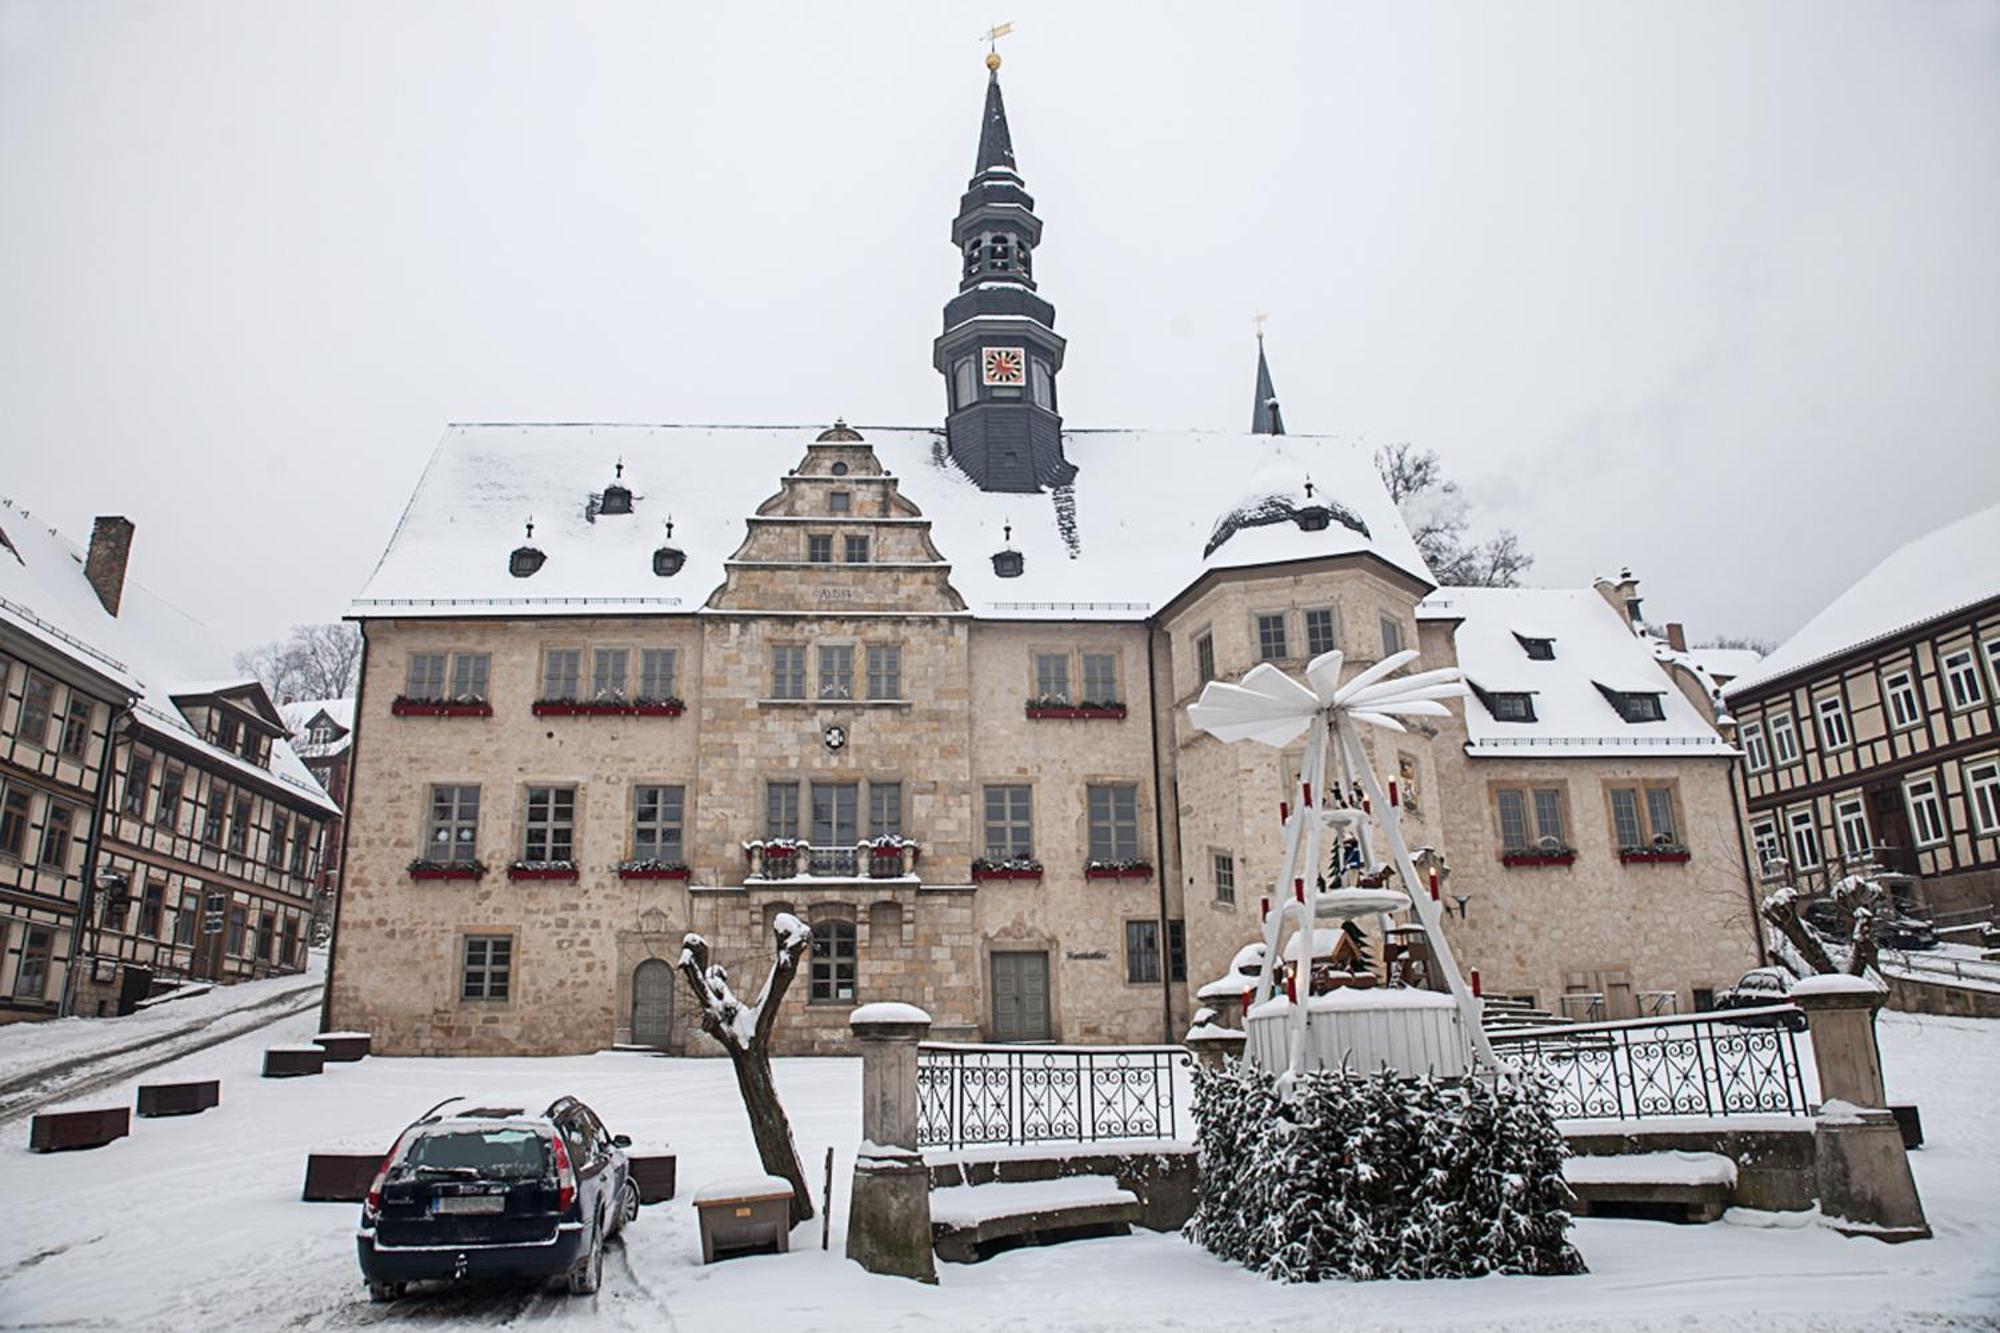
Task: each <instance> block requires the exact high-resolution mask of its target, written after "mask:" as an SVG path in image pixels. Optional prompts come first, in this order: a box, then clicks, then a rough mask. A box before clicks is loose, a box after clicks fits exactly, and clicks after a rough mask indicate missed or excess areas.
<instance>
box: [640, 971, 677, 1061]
mask: <svg viewBox="0 0 2000 1333" xmlns="http://www.w3.org/2000/svg"><path fill="white" fill-rule="evenodd" d="M673 1036H674V969H673V968H672V967H671V966H669V965H668V964H667V963H666V962H664V961H662V960H661V959H658V958H648V959H647V960H646V961H645V962H643V963H641V964H639V966H638V968H637V969H636V970H635V971H634V972H633V973H632V1044H633V1045H635V1046H651V1047H654V1048H655V1049H657V1050H662V1051H664V1050H666V1049H667V1045H668V1043H669V1042H671V1041H672V1040H673Z"/></svg>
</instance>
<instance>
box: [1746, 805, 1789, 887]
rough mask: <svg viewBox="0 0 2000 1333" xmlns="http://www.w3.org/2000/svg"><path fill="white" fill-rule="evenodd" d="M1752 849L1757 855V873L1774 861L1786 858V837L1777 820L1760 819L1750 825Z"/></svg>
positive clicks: (1760, 872)
mask: <svg viewBox="0 0 2000 1333" xmlns="http://www.w3.org/2000/svg"><path fill="white" fill-rule="evenodd" d="M1750 848H1751V850H1752V851H1754V852H1755V853H1756V854H1757V872H1758V873H1759V874H1762V873H1763V871H1764V867H1765V866H1766V865H1767V864H1769V863H1770V862H1772V861H1779V860H1783V859H1784V857H1785V835H1784V831H1783V830H1782V829H1780V828H1779V827H1778V821H1777V820H1775V819H1760V820H1758V821H1756V822H1755V823H1753V824H1751V825H1750Z"/></svg>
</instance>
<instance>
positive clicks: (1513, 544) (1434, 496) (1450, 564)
mask: <svg viewBox="0 0 2000 1333" xmlns="http://www.w3.org/2000/svg"><path fill="white" fill-rule="evenodd" d="M1375 470H1376V471H1377V472H1379V473H1380V474H1381V476H1382V484H1383V485H1384V486H1386V487H1388V489H1389V498H1390V499H1391V500H1393V501H1394V502H1395V504H1396V509H1397V511H1398V512H1399V513H1400V514H1402V516H1403V522H1404V524H1405V525H1406V526H1407V527H1408V528H1409V529H1410V536H1411V537H1412V538H1413V539H1415V541H1416V543H1417V549H1418V550H1419V551H1421V552H1423V556H1424V560H1425V562H1426V563H1428V564H1429V565H1430V567H1431V572H1432V573H1433V574H1436V575H1437V577H1438V581H1439V582H1440V583H1441V584H1443V585H1444V586H1446V587H1456V588H1512V587H1515V586H1517V585H1518V584H1519V583H1520V581H1521V575H1523V574H1525V573H1527V572H1528V569H1529V567H1530V566H1532V565H1533V564H1534V563H1535V558H1534V557H1533V556H1532V555H1529V554H1528V552H1527V551H1526V549H1525V548H1523V547H1522V545H1521V539H1520V538H1519V537H1517V536H1515V535H1514V534H1513V533H1512V532H1509V531H1507V530H1506V529H1504V528H1503V529H1501V531H1500V533H1499V534H1498V535H1497V536H1495V537H1493V538H1491V539H1490V540H1488V541H1484V542H1468V541H1467V539H1466V531H1467V529H1469V528H1470V527H1471V523H1472V519H1471V510H1472V506H1471V505H1470V504H1469V503H1468V502H1467V501H1466V498H1465V496H1464V494H1463V493H1461V492H1460V491H1459V489H1458V483H1457V482H1455V481H1453V480H1451V479H1450V478H1449V477H1447V476H1445V474H1444V464H1443V462H1442V461H1441V460H1440V459H1439V458H1438V455H1437V450H1435V449H1421V450H1420V449H1417V448H1415V447H1413V446H1411V445H1409V444H1391V445H1387V446H1384V447H1383V448H1381V449H1377V450H1376V451H1375Z"/></svg>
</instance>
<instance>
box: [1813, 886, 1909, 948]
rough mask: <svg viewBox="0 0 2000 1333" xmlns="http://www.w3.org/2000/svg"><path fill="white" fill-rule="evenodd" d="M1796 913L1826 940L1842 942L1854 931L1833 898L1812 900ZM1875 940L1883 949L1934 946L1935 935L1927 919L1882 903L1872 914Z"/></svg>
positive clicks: (1847, 916)
mask: <svg viewBox="0 0 2000 1333" xmlns="http://www.w3.org/2000/svg"><path fill="white" fill-rule="evenodd" d="M1799 915H1800V916H1802V917H1804V918H1805V922H1806V924H1807V925H1809V926H1811V927H1812V928H1813V929H1814V930H1816V931H1818V932H1819V933H1820V934H1821V935H1822V936H1824V937H1826V938H1827V939H1829V940H1834V941H1837V942H1841V943H1845V942H1846V941H1847V939H1848V937H1849V936H1851V935H1852V934H1853V933H1854V930H1853V924H1852V918H1851V917H1850V916H1849V915H1848V912H1847V909H1846V908H1844V907H1842V906H1841V905H1840V904H1839V903H1837V902H1835V901H1834V900H1833V899H1832V898H1815V899H1813V900H1812V901H1811V902H1809V903H1807V904H1806V905H1805V910H1804V911H1802V912H1800V913H1799ZM1875 943H1876V944H1878V945H1880V946H1881V947H1882V948H1885V949H1917V950H1922V949H1935V948H1937V946H1938V934H1937V929H1936V927H1934V926H1932V925H1931V923H1930V922H1928V921H1925V920H1923V919H1922V918H1921V917H1915V916H1911V915H1910V914H1909V913H1907V912H1903V911H1899V910H1898V909H1897V907H1896V905H1895V904H1894V903H1885V904H1884V905H1883V907H1882V909H1881V910H1880V911H1878V912H1877V913H1876V914H1875Z"/></svg>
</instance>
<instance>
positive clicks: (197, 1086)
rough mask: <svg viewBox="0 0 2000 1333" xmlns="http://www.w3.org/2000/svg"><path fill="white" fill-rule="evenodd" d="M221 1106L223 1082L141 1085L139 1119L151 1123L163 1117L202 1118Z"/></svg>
mask: <svg viewBox="0 0 2000 1333" xmlns="http://www.w3.org/2000/svg"><path fill="white" fill-rule="evenodd" d="M220 1105H222V1080H221V1079H217V1078H212V1079H208V1080H207V1081H205V1082H198V1083H141V1084H140V1085H139V1118H140V1119H142V1120H150V1119H152V1118H153V1117H155V1116H163V1115H199V1114H201V1113H202V1112H203V1111H206V1110H207V1109H208V1108H209V1107H211V1106H220Z"/></svg>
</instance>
